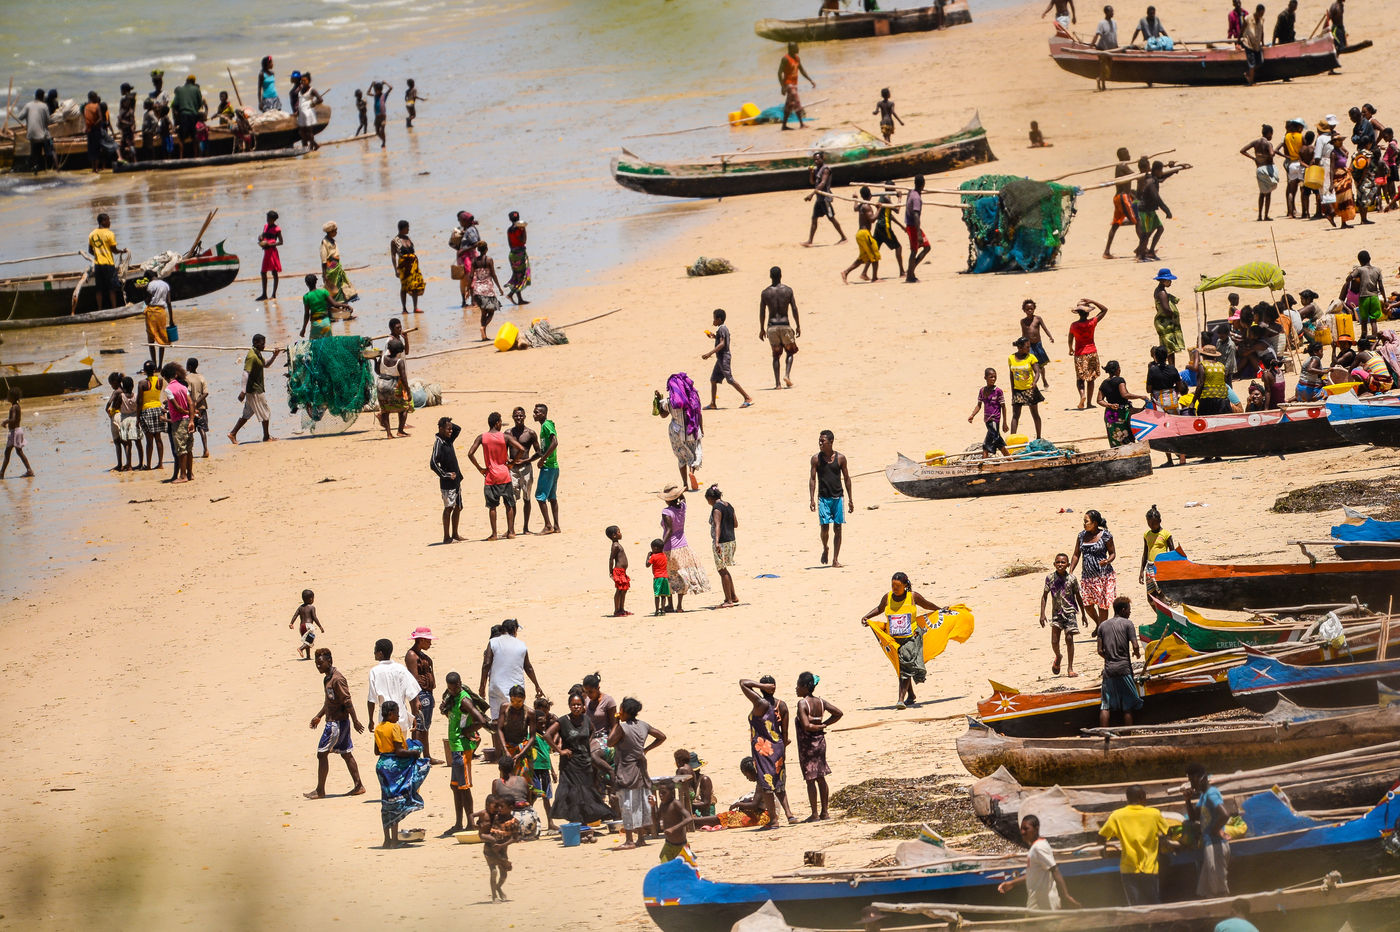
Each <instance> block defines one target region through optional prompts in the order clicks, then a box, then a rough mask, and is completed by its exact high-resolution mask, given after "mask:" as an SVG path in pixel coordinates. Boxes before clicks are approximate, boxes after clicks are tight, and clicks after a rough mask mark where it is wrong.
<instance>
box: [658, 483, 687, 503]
mask: <svg viewBox="0 0 1400 932" xmlns="http://www.w3.org/2000/svg"><path fill="white" fill-rule="evenodd" d="M684 494H685V489H683V488H681V487H680V486H679V485H676V483H674V482H672V483H671V484H670V485H668V486H666V488H664V489H662V490H661V491H660V492H658V493H657V494H656V497H657V498H659V499H661V500H662V501H667V502H674V501H675V500H676V499H678V498H680V497H681V496H682V495H684Z"/></svg>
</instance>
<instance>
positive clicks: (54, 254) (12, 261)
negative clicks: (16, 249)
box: [0, 252, 84, 265]
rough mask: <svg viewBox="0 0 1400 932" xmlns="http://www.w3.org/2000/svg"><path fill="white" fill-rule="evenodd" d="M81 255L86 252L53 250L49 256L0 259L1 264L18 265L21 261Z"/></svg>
mask: <svg viewBox="0 0 1400 932" xmlns="http://www.w3.org/2000/svg"><path fill="white" fill-rule="evenodd" d="M81 255H84V253H81V252H52V253H49V254H48V255H47V256H27V257H25V258H23V259H4V260H0V265H17V264H18V263H21V262H39V261H42V260H44V259H64V258H67V257H68V256H81Z"/></svg>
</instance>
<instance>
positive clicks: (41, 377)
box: [0, 350, 98, 398]
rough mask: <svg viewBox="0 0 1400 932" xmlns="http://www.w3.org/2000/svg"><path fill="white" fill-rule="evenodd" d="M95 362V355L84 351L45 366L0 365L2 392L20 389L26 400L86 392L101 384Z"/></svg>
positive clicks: (29, 364) (23, 364) (28, 364)
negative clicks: (94, 366) (95, 370)
mask: <svg viewBox="0 0 1400 932" xmlns="http://www.w3.org/2000/svg"><path fill="white" fill-rule="evenodd" d="M92 362H93V358H92V354H91V353H89V352H87V351H86V350H84V351H82V352H79V353H73V354H72V355H70V356H65V357H63V358H62V359H59V360H55V361H54V362H51V363H49V364H48V365H45V366H38V365H35V364H32V363H17V364H16V363H11V364H5V363H0V391H4V392H8V391H9V390H10V389H11V388H17V389H19V390H20V393H21V394H22V395H23V396H24V397H25V398H43V397H46V396H49V395H66V394H69V393H70V392H85V391H87V390H88V389H90V388H96V387H97V384H98V382H97V374H96V373H95V372H94V371H93V369H92Z"/></svg>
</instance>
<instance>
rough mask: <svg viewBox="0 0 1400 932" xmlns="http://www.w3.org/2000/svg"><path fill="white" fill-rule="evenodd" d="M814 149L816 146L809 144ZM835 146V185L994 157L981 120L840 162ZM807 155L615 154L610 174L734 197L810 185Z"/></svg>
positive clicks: (663, 191)
mask: <svg viewBox="0 0 1400 932" xmlns="http://www.w3.org/2000/svg"><path fill="white" fill-rule="evenodd" d="M813 151H816V150H815V149H813ZM843 151H846V150H840V149H838V150H833V152H834V153H835V154H833V155H831V156H830V159H829V161H828V163H827V164H828V165H830V167H831V183H832V184H834V185H850V184H878V183H881V182H885V181H894V180H896V179H899V178H909V177H912V176H914V175H934V174H938V173H940V172H950V171H955V170H957V169H959V168H965V167H967V166H969V165H980V164H982V163H985V162H992V161H995V160H996V156H995V155H993V154H992V147H991V144H990V143H988V141H987V133H986V130H984V129H982V127H981V125H980V124H977V125H976V126H975V128H969V129H965V130H963V131H962V132H960V133H956V134H954V135H953V136H948V137H944V138H943V139H936V140H928V141H925V142H911V143H905V144H903V145H896V146H891V147H890V148H888V149H874V150H872V155H871V156H870V157H869V158H864V159H860V160H853V161H848V162H843V161H841V160H840V154H841V153H842V152H843ZM811 165H812V161H811V158H810V157H808V156H802V157H799V158H785V159H769V160H764V161H761V162H758V161H752V160H750V161H742V160H741V161H726V162H721V163H719V164H703V163H700V164H657V163H650V162H645V161H631V160H628V161H624V160H623V159H613V162H612V174H613V180H615V181H616V182H617V183H618V184H620V185H622V186H623V187H624V188H628V189H630V190H633V191H640V192H642V193H643V194H656V195H663V196H666V197H701V198H710V197H734V196H736V195H740V194H762V193H766V192H770V191H801V190H806V189H808V188H810V187H811V181H810V177H809V174H808V172H809V169H810V168H811Z"/></svg>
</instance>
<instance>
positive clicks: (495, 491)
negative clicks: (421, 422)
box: [467, 411, 525, 540]
mask: <svg viewBox="0 0 1400 932" xmlns="http://www.w3.org/2000/svg"><path fill="white" fill-rule="evenodd" d="M477 450H482V451H483V452H482V456H483V457H484V458H485V460H486V465H485V466H483V465H481V464H480V463H478V462H477V461H476V451H477ZM514 454H519V455H520V456H524V455H525V448H524V447H522V446H521V445H520V444H519V443H517V442H516V440H515V438H514V437H512V436H511V435H510V434H507V433H506V432H505V431H503V430H501V413H500V412H499V411H492V412H491V416H490V417H488V418H487V419H486V433H484V434H479V435H478V436H477V438H476V439H475V440H473V441H472V448H471V449H470V450H468V451H467V459H469V460H471V461H472V465H473V466H475V467H476V471H477V472H479V473H481V476H482V478H483V479H484V480H485V482H486V489H485V492H486V509H487V511H489V512H490V513H491V536H490V537H488V538H486V539H487V540H496V539H497V535H496V508H497V506H499V505H501V504H504V505H505V506H506V538H507V539H511V538H513V537H515V490H514V488H513V487H512V486H511V484H510V466H509V465H508V464H509V461H510V460H511V459H514V458H515V457H514Z"/></svg>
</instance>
